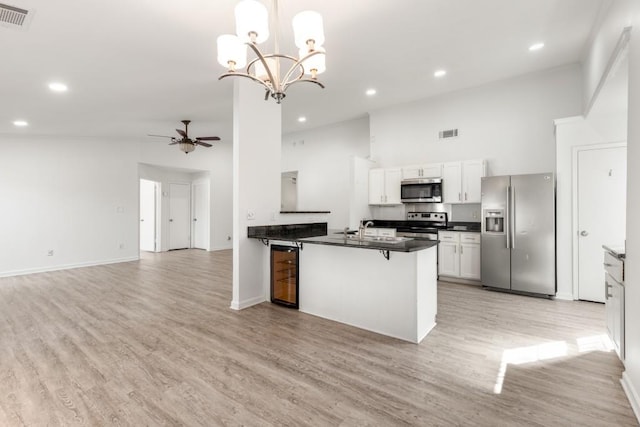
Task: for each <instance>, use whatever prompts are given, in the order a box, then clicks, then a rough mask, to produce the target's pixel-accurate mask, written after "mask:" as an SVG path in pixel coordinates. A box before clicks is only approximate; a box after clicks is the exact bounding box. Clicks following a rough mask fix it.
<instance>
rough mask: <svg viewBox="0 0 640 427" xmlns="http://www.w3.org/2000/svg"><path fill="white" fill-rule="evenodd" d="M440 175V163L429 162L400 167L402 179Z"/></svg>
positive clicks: (437, 176) (438, 176)
mask: <svg viewBox="0 0 640 427" xmlns="http://www.w3.org/2000/svg"><path fill="white" fill-rule="evenodd" d="M440 177H442V163H430V164H427V165H414V166H406V167H403V168H402V179H410V178H440Z"/></svg>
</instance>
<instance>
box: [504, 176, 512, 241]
mask: <svg viewBox="0 0 640 427" xmlns="http://www.w3.org/2000/svg"><path fill="white" fill-rule="evenodd" d="M504 217H505V222H506V224H505V234H506V235H507V249H511V187H507V214H506V215H505V216H504Z"/></svg>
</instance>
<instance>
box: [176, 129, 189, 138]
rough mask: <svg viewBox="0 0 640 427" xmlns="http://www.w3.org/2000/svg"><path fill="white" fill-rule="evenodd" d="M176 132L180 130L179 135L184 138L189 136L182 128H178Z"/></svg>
mask: <svg viewBox="0 0 640 427" xmlns="http://www.w3.org/2000/svg"><path fill="white" fill-rule="evenodd" d="M176 132H178V135H180V136H181V137H183V138H186V137H187V133H186V132H185V131H183V130H182V129H176Z"/></svg>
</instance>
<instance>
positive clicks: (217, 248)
mask: <svg viewBox="0 0 640 427" xmlns="http://www.w3.org/2000/svg"><path fill="white" fill-rule="evenodd" d="M227 249H233V245H224V246H214V247H212V248H211V249H209V252H215V251H226V250H227Z"/></svg>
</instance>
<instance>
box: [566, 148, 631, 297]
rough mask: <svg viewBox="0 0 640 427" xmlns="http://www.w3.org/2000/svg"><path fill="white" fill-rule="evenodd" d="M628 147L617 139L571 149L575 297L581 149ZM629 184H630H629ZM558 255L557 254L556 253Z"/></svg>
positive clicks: (575, 293)
mask: <svg viewBox="0 0 640 427" xmlns="http://www.w3.org/2000/svg"><path fill="white" fill-rule="evenodd" d="M621 147H625V148H626V147H627V141H615V142H608V143H603V144H590V145H578V146H574V147H573V148H572V150H571V235H572V240H571V259H572V266H571V277H572V281H573V283H572V284H571V285H572V286H571V288H572V291H573V299H574V300H577V299H578V297H579V290H580V288H579V283H578V280H579V265H580V264H579V261H580V257H579V253H580V251H579V240H580V239H579V237H578V234H579V233H580V230H579V227H578V225H579V224H578V155H579V153H580V152H581V151H589V150H602V149H607V148H621ZM627 186H628V184H627ZM556 256H557V255H556Z"/></svg>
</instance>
